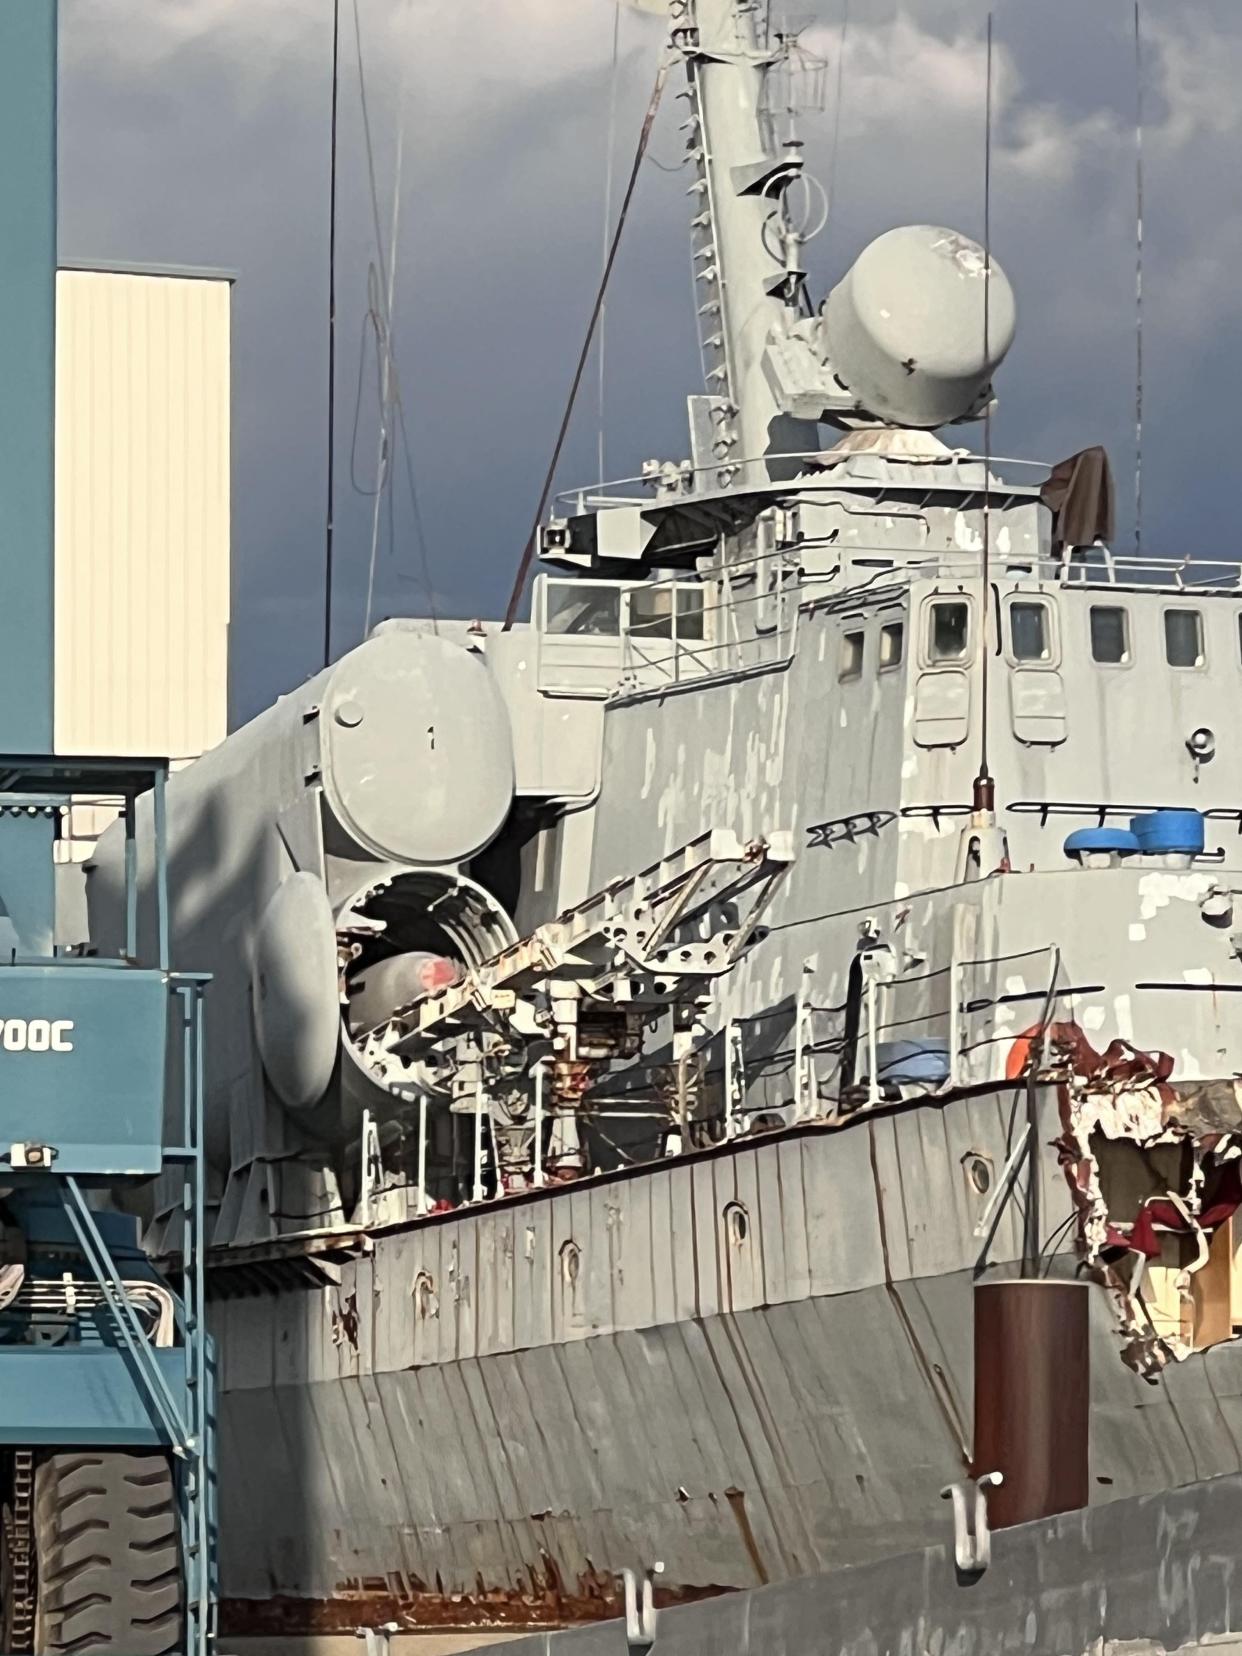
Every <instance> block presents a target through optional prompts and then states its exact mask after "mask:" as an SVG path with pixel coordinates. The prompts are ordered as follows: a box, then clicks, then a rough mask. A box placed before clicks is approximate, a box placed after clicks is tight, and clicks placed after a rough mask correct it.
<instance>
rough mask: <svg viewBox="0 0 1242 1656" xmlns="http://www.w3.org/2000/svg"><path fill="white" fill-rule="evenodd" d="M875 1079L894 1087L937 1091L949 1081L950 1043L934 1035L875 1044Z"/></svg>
mask: <svg viewBox="0 0 1242 1656" xmlns="http://www.w3.org/2000/svg"><path fill="white" fill-rule="evenodd" d="M875 1067H876V1070H877V1071H878V1076H877V1079H878V1080H880V1081H882V1082H888V1083H890V1084H892V1085H894V1086H899V1087H900V1086H925V1087H928V1086H930V1087H937V1086H939V1085H940V1083H941V1082H942V1081H947V1080H948V1079H949V1043H948V1041H945V1040H941V1039H939V1038H938V1037H937V1036H934V1035H923V1036H915V1037H912V1038H911V1039H910V1040H906V1041H877V1042H876V1046H875Z"/></svg>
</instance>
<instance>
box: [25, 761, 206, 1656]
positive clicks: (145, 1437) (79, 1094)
mask: <svg viewBox="0 0 1242 1656" xmlns="http://www.w3.org/2000/svg"><path fill="white" fill-rule="evenodd" d="M167 773H168V765H167V761H165V760H162V759H106V758H98V757H90V758H85V759H68V758H63V757H55V758H52V757H20V756H19V757H7V756H0V817H2V816H3V815H4V813H5V812H6V811H8V810H12V809H13V808H14V807H16V808H17V809H18V810H19V811H21V812H23V813H30V812H51V813H54V814H55V815H59V814H60V813H62V812H63V810H64V809H65V807H66V806H67V804H68V801H69V800H70V799H71V798H72V797H73V796H74V795H75V794H76V795H81V794H89V795H91V796H94V797H98V796H100V795H108V796H118V797H119V798H120V799H121V800H122V801H123V807H122V808H123V816H124V822H125V888H126V889H125V895H126V903H125V913H126V928H125V933H126V935H125V951H124V954H123V955H122V956H121V957H119V958H118V959H116V960H113V961H108V962H103V961H100V960H98V959H96V958H94V957H88V958H83V957H81V956H80V955H66V954H63V953H58V952H57V951H56V949H55V946H53V948H52V952H51V954H50V955H48V956H37V957H26V958H19V957H17V956H16V954H15V953H14V954H13V955H12V956H11V957H10V959H9V960H8V961H4V962H0V1007H2V1009H3V1011H4V1014H5V1016H6V1017H7V1016H8V1015H9V1010H10V1003H11V1001H12V998H13V997H12V994H11V993H10V992H9V990H8V988H7V984H9V983H12V984H13V985H15V986H16V988H17V989H18V990H20V989H21V988H22V987H23V986H25V985H26V984H27V982H28V981H29V980H30V979H32V978H33V980H34V982H35V984H36V986H37V988H38V991H39V993H40V994H42V995H43V996H44V997H45V1002H48V1001H50V1004H51V1005H53V1006H55V1004H56V994H57V991H58V990H60V991H63V992H69V991H74V990H77V989H79V988H80V987H82V979H83V974H84V973H85V974H96V973H98V972H99V970H100V968H102V967H106V968H110V970H108V971H107V972H106V973H105V977H106V979H107V980H110V981H108V982H107V987H108V988H110V989H112V988H114V987H117V988H119V989H120V990H121V993H120V995H119V996H118V995H115V994H114V995H113V996H112V1000H111V1003H110V1007H109V1012H108V1020H109V1021H108V1026H107V1028H106V1029H105V1030H104V1031H103V1032H102V1033H103V1036H104V1038H105V1039H104V1042H103V1045H104V1047H107V1046H109V1045H117V1044H119V1045H121V1046H122V1047H123V1046H124V1045H125V1043H126V1042H128V1043H130V1047H129V1050H132V1051H136V1052H139V1053H141V1052H143V1051H145V1050H146V1048H147V1047H148V1046H151V1045H154V1046H155V1047H156V1048H157V1049H158V1050H159V1051H161V1052H162V1051H163V1050H164V1043H165V1040H166V1037H167V1035H168V1031H169V1028H170V1026H171V1028H172V1030H173V1032H174V1035H177V1034H179V1045H178V1047H177V1048H176V1049H175V1050H173V1051H171V1052H169V1053H168V1054H167V1057H168V1059H169V1060H170V1062H169V1063H168V1064H166V1065H165V1064H161V1065H160V1066H159V1069H158V1090H159V1097H158V1100H157V1101H156V1102H157V1104H158V1109H159V1124H160V1125H159V1131H158V1135H157V1137H158V1166H153V1165H152V1164H151V1163H149V1162H145V1161H144V1162H143V1165H142V1166H141V1167H134V1166H133V1164H134V1160H135V1152H134V1145H133V1143H132V1142H130V1141H129V1140H125V1139H122V1140H120V1142H118V1143H117V1144H115V1145H109V1144H108V1143H107V1142H106V1133H105V1134H104V1135H103V1136H104V1139H105V1142H103V1143H101V1142H100V1138H101V1125H100V1123H99V1122H98V1121H96V1120H95V1115H96V1112H95V1110H94V1108H93V1105H94V1103H95V1102H96V1100H95V1098H94V1096H93V1095H92V1093H91V1074H92V1072H97V1071H98V1068H99V1063H100V1059H99V1050H100V1049H99V1046H98V1044H97V1045H96V1047H95V1048H94V1049H92V1047H91V1045H90V1038H91V1036H98V1035H99V1034H100V1031H99V1030H97V1029H92V1028H91V1027H90V1007H91V1000H92V997H91V994H90V993H89V990H90V988H91V983H90V982H87V983H86V985H85V987H86V988H87V990H88V993H87V994H86V996H85V997H81V996H79V1000H78V1002H77V1003H75V1004H80V1005H81V1006H83V1007H84V1008H85V1017H84V1018H83V1019H82V1021H81V1024H80V1025H79V1026H78V1029H80V1030H81V1032H82V1033H83V1034H84V1035H85V1036H86V1038H87V1039H86V1043H85V1046H86V1051H85V1056H86V1058H87V1061H88V1063H89V1065H90V1067H89V1068H88V1069H85V1070H76V1071H75V1070H72V1069H67V1068H61V1069H60V1070H59V1071H57V1069H56V1066H55V1065H48V1066H44V1068H45V1069H46V1070H48V1071H50V1072H51V1073H52V1074H53V1085H52V1086H51V1088H50V1089H49V1088H48V1087H45V1086H42V1076H41V1075H40V1086H41V1091H40V1092H39V1093H38V1095H37V1099H36V1105H37V1106H40V1107H42V1109H41V1113H40V1110H39V1109H38V1108H36V1109H35V1115H34V1119H32V1120H31V1124H30V1132H29V1134H28V1136H27V1137H26V1138H25V1139H14V1140H13V1142H12V1143H5V1142H2V1141H0V1169H2V1172H3V1181H4V1183H5V1184H6V1185H8V1186H10V1188H11V1189H12V1190H13V1191H14V1198H13V1201H12V1203H11V1206H12V1209H13V1212H14V1214H15V1216H16V1217H17V1219H18V1222H19V1224H20V1223H22V1221H23V1217H25V1218H26V1219H27V1220H28V1221H31V1223H30V1226H29V1232H28V1234H29V1235H30V1236H31V1237H36V1233H37V1241H45V1242H46V1241H52V1242H54V1243H55V1244H56V1246H57V1247H59V1248H63V1247H64V1246H65V1245H69V1246H71V1247H73V1248H75V1249H76V1252H77V1253H78V1254H79V1255H80V1256H81V1258H82V1260H83V1261H84V1264H85V1266H86V1268H87V1271H89V1274H90V1276H91V1277H92V1278H93V1279H94V1282H95V1284H96V1285H97V1287H98V1289H99V1292H100V1294H101V1296H102V1302H103V1306H104V1308H106V1313H107V1316H106V1317H105V1318H103V1319H102V1323H103V1327H102V1337H100V1329H99V1327H98V1326H94V1325H93V1326H92V1327H91V1328H90V1329H89V1330H86V1333H85V1337H81V1338H79V1339H78V1340H77V1341H76V1343H75V1342H71V1341H67V1342H65V1343H62V1344H58V1345H38V1344H22V1343H20V1341H17V1342H14V1343H3V1342H0V1399H2V1404H0V1444H4V1445H9V1446H20V1447H23V1448H33V1447H37V1446H42V1445H54V1446H69V1445H74V1446H79V1447H81V1446H87V1445H90V1446H94V1445H99V1446H106V1447H112V1448H117V1447H133V1448H146V1447H163V1448H166V1449H167V1450H169V1451H170V1452H171V1454H172V1455H173V1456H174V1457H175V1461H176V1463H177V1467H178V1473H179V1476H178V1494H179V1504H180V1522H181V1549H182V1558H183V1564H184V1572H185V1588H186V1619H187V1625H186V1638H185V1644H184V1647H183V1648H184V1649H185V1651H186V1652H187V1653H193V1656H205V1653H206V1652H207V1650H208V1648H209V1643H210V1641H211V1640H212V1639H213V1637H214V1632H215V1627H214V1622H215V1568H214V1560H215V1545H214V1542H215V1536H214V1489H213V1479H214V1454H213V1442H212V1438H213V1407H212V1398H211V1365H210V1353H209V1345H208V1340H207V1333H206V1324H205V1315H204V1311H205V1297H206V1295H205V1280H204V1256H205V1240H206V1239H205V1232H204V1213H205V1196H206V1191H205V1169H204V1160H203V1149H202V1143H203V1040H202V1020H203V996H204V993H205V990H206V986H207V979H206V977H204V976H202V975H200V974H195V973H184V972H174V971H172V970H171V966H170V960H169V942H168V936H169V926H168V878H167V847H166V835H165V796H164V789H165V782H166V778H167ZM148 791H149V792H150V793H151V796H152V797H151V816H152V829H153V834H152V841H153V846H152V849H153V854H154V866H153V869H152V871H151V872H152V886H151V897H152V899H153V910H154V912H153V914H152V916H151V918H152V919H153V921H154V926H153V931H154V953H155V956H156V958H155V960H154V962H153V963H152V965H150V966H144V965H143V964H142V962H141V960H140V958H139V954H140V935H139V934H140V928H139V881H138V843H137V811H136V802H137V799H138V796H139V795H140V794H142V793H145V792H148ZM153 976H155V977H156V978H158V980H159V982H161V983H162V985H163V986H164V998H163V1000H162V1003H161V1013H162V1018H161V1022H160V1025H159V1027H158V1028H157V1027H156V1026H155V1024H154V1023H153V1021H152V1018H151V1007H152V1005H153V1002H152V998H151V996H150V994H149V993H147V991H149V989H150V987H151V980H152V977H153ZM127 984H130V985H132V986H133V987H134V988H135V989H142V991H143V994H142V995H141V997H140V998H139V999H138V1001H137V1013H138V1016H137V1017H136V1019H135V1018H130V1019H127V1018H126V1017H125V1016H124V1013H125V1004H124V1003H125V999H126V996H125V994H124V989H125V986H126V985H127ZM18 1004H19V1005H20V1004H21V1002H20V1001H19V1003H18ZM0 1022H2V1020H0ZM78 1039H79V1035H78V1033H77V1030H75V1041H77V1040H78ZM123 1056H124V1054H123ZM71 1057H72V1054H69V1055H67V1059H68V1058H71ZM26 1058H27V1054H26V1053H24V1052H18V1053H16V1054H14V1053H11V1052H10V1051H9V1050H8V1049H7V1048H6V1047H5V1046H4V1045H3V1044H2V1043H0V1122H2V1125H3V1127H4V1128H5V1135H4V1136H5V1138H6V1139H7V1138H9V1137H10V1136H11V1134H12V1133H13V1130H14V1127H13V1123H14V1119H15V1117H14V1110H15V1109H16V1111H17V1112H18V1115H17V1117H16V1119H22V1111H23V1109H24V1108H28V1107H30V1106H28V1105H26V1104H25V1100H26V1099H27V1097H28V1096H29V1095H28V1094H27V1092H26V1089H25V1087H24V1086H23V1077H24V1076H25V1075H28V1074H30V1073H31V1072H32V1071H33V1069H34V1067H35V1066H31V1065H27V1068H26V1070H25V1071H23V1070H21V1069H14V1070H11V1071H9V1072H8V1075H7V1076H6V1070H5V1064H6V1061H9V1060H13V1059H16V1060H17V1062H18V1063H19V1064H20V1063H21V1062H23V1061H24V1060H25V1059H26ZM178 1073H179V1078H180V1091H181V1101H180V1102H181V1108H180V1110H179V1111H178V1112H173V1111H172V1110H170V1109H166V1108H165V1105H166V1102H167V1103H168V1104H171V1102H172V1100H171V1098H168V1099H167V1100H166V1096H165V1094H166V1076H167V1075H169V1074H178ZM56 1074H59V1075H60V1076H62V1077H67V1078H69V1079H70V1081H71V1086H70V1089H69V1091H70V1094H71V1096H69V1097H67V1098H66V1097H64V1096H63V1095H62V1094H61V1092H60V1091H59V1090H58V1088H57V1087H56V1085H55V1076H56ZM14 1076H15V1077H17V1082H16V1086H14V1084H13V1082H12V1080H11V1079H10V1078H11V1077H14ZM6 1080H9V1081H10V1084H9V1086H8V1087H6V1086H5V1085H4V1083H5V1081H6ZM14 1092H17V1093H18V1094H19V1096H18V1097H17V1098H14V1097H13V1093H14ZM49 1099H50V1100H51V1106H52V1109H53V1110H54V1114H55V1124H56V1132H57V1139H56V1142H55V1143H54V1144H50V1143H47V1142H46V1132H47V1129H46V1126H45V1123H46V1121H47V1120H48V1119H49V1113H48V1108H47V1106H48V1104H49ZM137 1102H138V1105H139V1106H141V1107H143V1108H146V1109H148V1110H149V1107H150V1104H151V1101H150V1100H149V1099H146V1100H144V1099H139V1100H138V1101H137ZM139 1113H141V1109H140V1111H139ZM77 1124H80V1125H81V1127H82V1130H83V1133H84V1134H86V1133H89V1135H90V1141H91V1142H90V1144H89V1150H88V1152H86V1153H84V1151H83V1146H82V1144H80V1143H75V1141H74V1138H73V1136H72V1135H73V1132H74V1128H75V1125H77ZM170 1135H171V1138H172V1141H171V1142H170ZM32 1147H33V1149H34V1152H35V1155H36V1157H40V1156H42V1157H45V1158H46V1160H44V1161H43V1162H42V1163H41V1164H40V1165H35V1166H29V1165H26V1166H22V1165H20V1163H21V1161H22V1159H23V1157H25V1156H26V1155H27V1154H28V1152H29V1151H30V1150H31V1148H32ZM14 1157H16V1160H17V1163H18V1165H10V1166H8V1167H4V1166H3V1163H4V1162H6V1161H9V1162H10V1163H11V1162H12V1160H13V1158H14ZM127 1158H128V1161H127ZM138 1159H139V1160H141V1158H138ZM127 1166H129V1167H133V1171H132V1172H130V1173H129V1175H128V1177H129V1179H130V1180H131V1181H132V1180H133V1179H135V1178H141V1179H147V1178H150V1177H151V1176H152V1174H153V1172H156V1171H164V1170H167V1169H173V1168H179V1169H180V1172H181V1178H180V1181H179V1182H180V1209H181V1223H182V1243H181V1256H182V1263H183V1271H182V1282H181V1292H180V1295H179V1297H178V1298H177V1301H176V1314H175V1332H174V1343H173V1344H172V1345H171V1346H166V1347H163V1348H158V1349H157V1348H156V1347H155V1346H154V1344H153V1343H152V1340H151V1337H149V1336H148V1334H147V1332H146V1330H145V1329H144V1326H143V1323H142V1319H141V1317H140V1315H139V1313H138V1309H137V1307H136V1305H135V1303H134V1300H133V1298H132V1297H131V1292H130V1288H129V1287H127V1285H126V1272H127V1271H128V1274H129V1276H130V1279H131V1283H132V1280H133V1278H134V1277H135V1275H137V1276H138V1278H139V1279H140V1280H143V1279H145V1280H148V1281H152V1282H156V1281H158V1280H159V1279H158V1277H157V1275H156V1273H155V1271H154V1269H153V1267H152V1266H151V1265H150V1264H149V1262H146V1261H145V1259H144V1258H143V1257H142V1256H141V1254H140V1251H139V1249H138V1248H137V1246H136V1228H135V1227H134V1226H133V1224H132V1221H128V1220H126V1218H125V1216H124V1215H121V1214H118V1213H115V1212H111V1211H108V1210H106V1209H98V1208H95V1207H92V1205H91V1203H90V1201H89V1200H88V1191H89V1190H91V1189H92V1188H93V1189H96V1190H99V1189H113V1190H115V1189H116V1187H117V1186H118V1184H122V1183H124V1182H125V1181H126V1178H127V1174H126V1171H125V1169H126V1167H127ZM127 1232H128V1234H127ZM120 1255H124V1258H122V1257H119V1256H120Z"/></svg>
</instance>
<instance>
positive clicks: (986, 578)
mask: <svg viewBox="0 0 1242 1656" xmlns="http://www.w3.org/2000/svg"><path fill="white" fill-rule="evenodd" d="M987 42H988V43H987V56H986V59H985V70H984V95H983V110H984V115H983V356H984V361H987V360H988V358H989V355H990V352H991V343H992V341H991V333H992V13H991V12H989V13H988V36H987ZM991 566H992V399H991V397H990V396H989V398H988V401H987V404H986V406H985V407H984V410H983V593H982V600H981V603H980V606H979V610H980V614H979V649H980V651H981V654H982V661H981V672H980V681H981V682H980V699H981V701H982V703H983V709H982V715H981V718H980V723H979V771H978V774H977V775H976V777H975V782H974V791H973V798H972V801H971V804H972V809H973V810H974V812H976V813H979V812H988V813H991V812H992V811H994V810H995V808H996V783H995V781H994V780H993V777H992V773H991V771H990V770H989V769H988V676H989V675H988V657H989V654H990V645H989V640H988V614H989V596H990V593H991V579H992V567H991Z"/></svg>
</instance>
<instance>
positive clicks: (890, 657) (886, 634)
mask: <svg viewBox="0 0 1242 1656" xmlns="http://www.w3.org/2000/svg"><path fill="white" fill-rule="evenodd" d="M1239 619H1242V617H1240V618H1239ZM905 645H906V629H905V624H904V622H901V621H887V622H885V624H884V625H883V626H882V627H881V628H880V671H881V672H883V671H884V669H885V668H886V667H900V666H901V658H902V654H903V653H904V651H905Z"/></svg>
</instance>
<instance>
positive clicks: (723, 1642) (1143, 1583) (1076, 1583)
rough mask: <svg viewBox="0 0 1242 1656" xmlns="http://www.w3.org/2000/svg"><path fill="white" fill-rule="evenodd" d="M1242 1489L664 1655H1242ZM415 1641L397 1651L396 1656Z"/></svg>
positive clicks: (864, 1580)
mask: <svg viewBox="0 0 1242 1656" xmlns="http://www.w3.org/2000/svg"><path fill="white" fill-rule="evenodd" d="M1239 1525H1242V1480H1239V1479H1238V1478H1236V1477H1232V1478H1217V1479H1214V1480H1213V1481H1212V1482H1210V1483H1199V1484H1194V1485H1191V1486H1190V1487H1189V1488H1185V1489H1175V1490H1168V1491H1166V1492H1164V1493H1163V1494H1161V1495H1159V1496H1154V1497H1153V1496H1148V1497H1142V1498H1138V1499H1133V1500H1128V1501H1116V1502H1111V1503H1110V1504H1109V1505H1108V1506H1106V1507H1103V1508H1097V1509H1096V1510H1095V1511H1094V1512H1085V1513H1079V1512H1074V1513H1067V1514H1065V1515H1064V1516H1063V1517H1061V1518H1055V1519H1052V1520H1049V1521H1045V1522H1042V1523H1034V1524H1024V1525H1022V1526H1020V1527H1019V1528H1017V1529H1013V1530H1008V1531H1006V1532H1005V1533H1004V1534H1003V1535H997V1536H995V1537H994V1538H993V1553H992V1563H991V1565H990V1567H989V1568H988V1570H987V1571H986V1572H985V1574H984V1575H983V1576H982V1577H981V1578H979V1579H977V1580H966V1581H962V1580H961V1579H959V1578H958V1577H957V1576H956V1574H955V1572H954V1567H953V1549H952V1545H951V1544H950V1543H948V1542H942V1543H941V1544H940V1545H939V1546H935V1547H929V1548H926V1549H925V1550H923V1551H921V1552H917V1553H914V1554H906V1555H905V1556H903V1557H900V1558H891V1559H883V1560H879V1561H877V1562H875V1563H872V1564H866V1565H858V1566H855V1567H854V1568H846V1569H841V1570H832V1571H827V1572H825V1573H824V1574H822V1575H818V1576H815V1577H813V1578H810V1579H808V1580H805V1581H796V1582H791V1583H788V1584H783V1585H780V1586H772V1587H767V1588H761V1589H759V1590H758V1591H756V1592H751V1593H739V1594H736V1595H733V1596H731V1597H729V1598H725V1599H717V1600H714V1601H713V1602H711V1603H709V1604H701V1605H695V1606H692V1607H689V1608H686V1609H679V1610H673V1611H671V1612H670V1613H668V1614H666V1615H661V1616H660V1617H659V1619H658V1621H657V1623H656V1630H657V1634H658V1640H659V1642H658V1646H657V1648H658V1649H659V1651H660V1653H661V1656H772V1653H773V1652H776V1651H779V1652H780V1653H781V1656H878V1653H880V1652H883V1653H885V1656H888V1653H890V1652H891V1653H894V1656H896V1653H898V1652H900V1653H901V1656H905V1653H906V1652H919V1653H922V1652H925V1651H934V1652H937V1653H943V1656H947V1653H949V1652H954V1653H958V1652H960V1653H965V1652H969V1653H970V1656H1001V1653H1008V1652H1012V1651H1019V1650H1023V1651H1036V1652H1039V1653H1040V1656H1166V1653H1168V1656H1173V1653H1179V1656H1180V1653H1185V1656H1189V1653H1190V1652H1192V1651H1195V1652H1200V1651H1201V1652H1205V1653H1207V1652H1210V1653H1211V1656H1239V1653H1242V1603H1240V1602H1239V1600H1238V1595H1237V1593H1236V1592H1235V1591H1234V1575H1235V1571H1236V1564H1237V1548H1238V1541H1237V1538H1238V1531H1239ZM400 1649H401V1646H400V1643H399V1641H394V1656H399V1652H400ZM626 1651H627V1645H626V1640H625V1629H624V1626H623V1625H621V1624H619V1623H616V1622H613V1623H611V1624H609V1625H608V1626H607V1627H597V1628H591V1629H589V1630H577V1631H573V1632H566V1633H550V1634H547V1635H545V1636H542V1637H539V1636H536V1637H532V1638H530V1639H522V1640H520V1641H518V1642H516V1643H515V1644H513V1645H511V1646H509V1647H507V1649H506V1653H505V1656H624V1653H625V1652H626Z"/></svg>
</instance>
